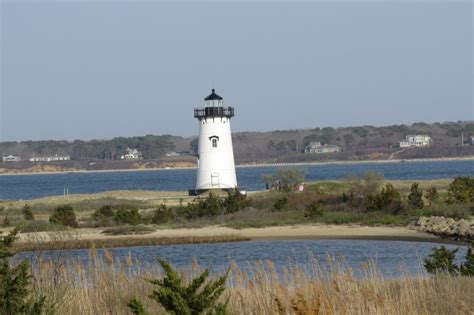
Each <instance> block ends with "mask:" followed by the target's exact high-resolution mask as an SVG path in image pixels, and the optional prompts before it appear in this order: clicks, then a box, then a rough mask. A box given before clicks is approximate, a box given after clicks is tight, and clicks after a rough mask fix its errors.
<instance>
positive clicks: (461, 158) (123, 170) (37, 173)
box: [0, 156, 474, 176]
mask: <svg viewBox="0 0 474 315" xmlns="http://www.w3.org/2000/svg"><path fill="white" fill-rule="evenodd" d="M445 161H474V156H465V157H440V158H420V159H393V160H348V161H320V162H294V163H293V162H288V163H255V164H238V165H236V166H235V167H236V168H253V167H276V166H312V165H344V164H372V163H373V164H379V163H382V164H383V163H417V162H418V163H419V162H445ZM192 169H197V167H166V168H158V167H155V168H145V169H142V168H128V169H105V170H71V171H46V172H18V173H15V172H4V173H0V176H25V175H55V174H69V173H73V174H82V173H83V174H89V173H114V172H148V171H170V170H192Z"/></svg>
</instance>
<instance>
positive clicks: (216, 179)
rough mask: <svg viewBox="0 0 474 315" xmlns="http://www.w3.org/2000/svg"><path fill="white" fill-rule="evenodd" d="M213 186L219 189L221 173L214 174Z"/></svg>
mask: <svg viewBox="0 0 474 315" xmlns="http://www.w3.org/2000/svg"><path fill="white" fill-rule="evenodd" d="M211 186H212V187H219V173H212V174H211Z"/></svg>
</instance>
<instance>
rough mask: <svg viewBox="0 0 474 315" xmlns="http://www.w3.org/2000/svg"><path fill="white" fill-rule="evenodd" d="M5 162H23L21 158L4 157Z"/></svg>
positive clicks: (14, 156) (13, 156)
mask: <svg viewBox="0 0 474 315" xmlns="http://www.w3.org/2000/svg"><path fill="white" fill-rule="evenodd" d="M2 161H3V162H21V157H20V156H16V155H11V154H10V155H7V156H4V157H2Z"/></svg>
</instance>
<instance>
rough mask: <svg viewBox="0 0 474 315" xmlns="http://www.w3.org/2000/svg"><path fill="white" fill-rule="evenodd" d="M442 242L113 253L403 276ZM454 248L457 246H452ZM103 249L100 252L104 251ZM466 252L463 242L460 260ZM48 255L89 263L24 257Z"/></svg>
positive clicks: (73, 255) (73, 253)
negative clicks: (333, 262)
mask: <svg viewBox="0 0 474 315" xmlns="http://www.w3.org/2000/svg"><path fill="white" fill-rule="evenodd" d="M434 246H438V244H433V243H423V242H406V241H366V240H287V241H282V240H278V241H250V242H235V243H216V244H191V245H166V246H137V247H129V248H115V249H111V252H112V253H113V255H114V256H115V257H116V258H118V259H120V260H121V261H125V259H126V256H128V255H129V253H130V254H131V255H132V257H133V258H136V259H138V260H139V261H140V263H141V265H142V266H143V267H144V268H146V267H147V266H150V265H151V264H156V263H157V262H156V258H157V257H160V258H161V259H164V260H166V261H169V262H171V263H172V264H173V265H174V266H175V267H178V268H180V269H185V268H188V267H190V266H191V262H192V259H193V258H196V259H197V260H198V262H199V263H200V265H201V266H205V267H207V266H211V267H212V269H213V270H214V271H221V270H225V269H226V268H227V267H228V266H229V264H230V261H231V260H234V261H236V262H237V264H238V266H239V267H240V268H241V269H244V270H247V271H250V272H251V271H252V270H254V268H255V263H256V262H259V261H265V260H269V259H270V260H272V261H273V262H274V264H275V266H276V268H277V270H278V271H281V270H282V268H283V267H290V266H295V265H298V266H300V267H303V268H307V269H308V270H310V263H311V260H312V257H314V258H316V259H317V260H318V262H319V263H320V264H321V265H322V266H323V267H325V266H326V267H327V266H328V264H327V255H328V254H330V255H332V256H333V257H336V258H337V257H339V258H340V257H344V261H345V263H346V265H347V266H350V267H352V268H354V269H355V271H356V273H357V274H359V275H360V274H361V273H362V269H361V265H362V264H363V263H365V262H368V261H371V260H374V261H375V262H376V264H377V267H378V270H379V271H380V272H381V273H382V274H383V275H385V276H387V277H399V276H402V275H419V274H422V273H423V266H422V263H423V259H424V258H425V257H427V256H428V254H429V253H430V252H431V249H432V248H433V247H434ZM446 246H447V247H448V248H454V247H456V246H453V245H446ZM102 253H103V251H101V250H99V254H100V255H102ZM465 253H466V247H465V246H462V248H461V250H460V251H459V252H458V256H457V257H458V258H462V256H464V255H465ZM36 255H41V257H42V258H43V259H58V257H60V258H61V259H66V260H68V261H71V262H72V261H77V260H80V261H82V262H83V263H85V264H87V263H88V257H89V255H88V250H68V251H44V252H40V253H31V252H28V253H22V254H21V257H30V258H32V257H36Z"/></svg>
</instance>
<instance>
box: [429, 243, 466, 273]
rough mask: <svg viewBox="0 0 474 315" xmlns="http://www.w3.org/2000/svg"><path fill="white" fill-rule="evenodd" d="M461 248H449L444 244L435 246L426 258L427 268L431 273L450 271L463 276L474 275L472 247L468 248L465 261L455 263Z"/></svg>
mask: <svg viewBox="0 0 474 315" xmlns="http://www.w3.org/2000/svg"><path fill="white" fill-rule="evenodd" d="M458 251H459V248H455V249H453V250H449V249H447V248H446V247H444V246H441V247H440V248H436V247H435V248H433V252H432V253H431V254H430V255H429V256H428V258H425V264H424V265H425V269H426V271H428V272H429V273H448V274H455V275H462V276H471V277H472V276H474V253H473V252H472V248H469V249H468V250H467V253H466V256H465V261H464V262H462V263H461V264H459V265H457V264H455V263H454V260H455V259H456V253H457V252H458Z"/></svg>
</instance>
